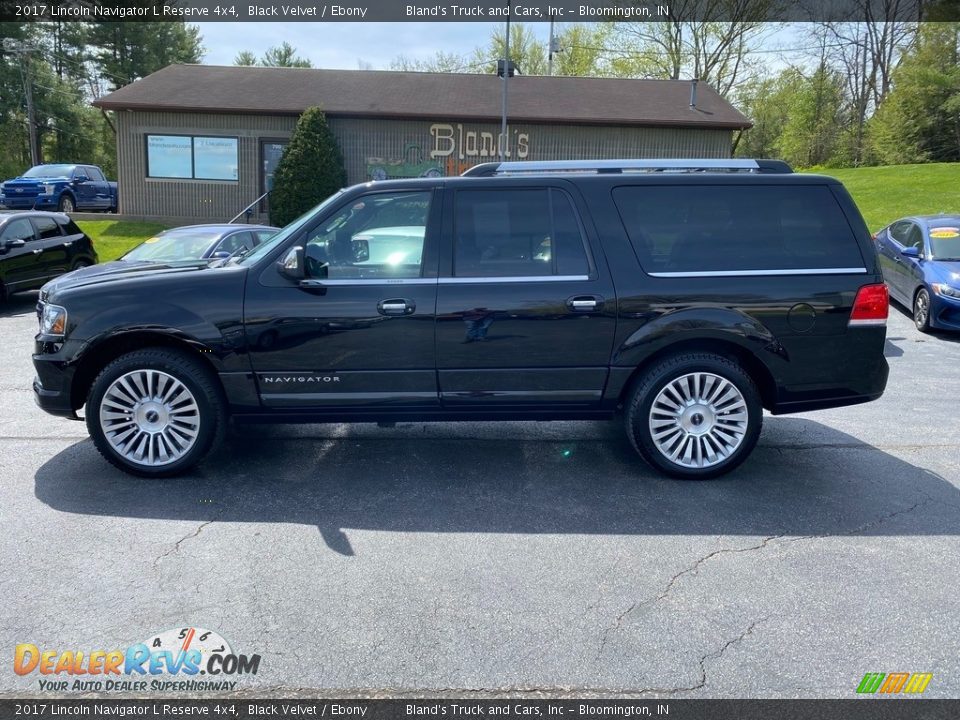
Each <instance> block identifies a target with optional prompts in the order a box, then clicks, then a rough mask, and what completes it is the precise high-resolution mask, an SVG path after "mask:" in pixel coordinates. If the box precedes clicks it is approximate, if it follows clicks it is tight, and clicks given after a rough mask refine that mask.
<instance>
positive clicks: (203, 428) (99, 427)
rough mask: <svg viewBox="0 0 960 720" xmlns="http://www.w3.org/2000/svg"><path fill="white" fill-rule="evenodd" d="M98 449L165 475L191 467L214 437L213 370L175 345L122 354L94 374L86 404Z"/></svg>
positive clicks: (220, 420)
mask: <svg viewBox="0 0 960 720" xmlns="http://www.w3.org/2000/svg"><path fill="white" fill-rule="evenodd" d="M86 419H87V429H88V430H89V431H90V435H91V437H92V438H93V442H94V443H95V444H96V446H97V450H99V451H100V454H101V455H103V457H104V458H106V459H107V460H108V461H109V462H111V463H112V464H114V465H116V466H117V467H118V468H120V469H121V470H125V471H126V472H129V473H133V474H135V475H140V476H142V477H167V476H170V475H176V474H177V473H180V472H183V471H184V470H187V469H188V468H190V467H192V466H194V465H196V464H197V463H198V462H200V460H202V459H203V457H204V456H205V455H206V454H207V453H208V452H209V451H210V450H211V449H212V448H213V447H214V446H215V445H216V444H217V443H218V442H219V441H220V439H221V438H222V437H223V433H224V430H225V427H226V422H227V417H226V408H225V403H224V402H223V400H222V397H221V393H220V392H219V388H218V387H217V386H216V379H215V377H214V376H213V374H212V372H211V371H210V370H209V369H208V368H206V367H204V366H203V365H202V364H201V363H200V362H199V361H197V360H195V359H194V358H191V357H189V356H188V355H186V354H184V353H181V352H178V351H176V350H167V349H160V348H156V349H146V350H137V351H135V352H131V353H128V354H126V355H122V356H121V357H119V358H117V359H116V360H114V361H113V362H111V363H110V364H109V365H107V367H106V368H104V370H103V371H102V372H101V373H100V374H99V375H98V376H97V379H96V380H94V382H93V386H92V387H91V389H90V394H89V395H88V396H87V403H86Z"/></svg>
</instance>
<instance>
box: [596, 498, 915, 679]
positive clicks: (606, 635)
mask: <svg viewBox="0 0 960 720" xmlns="http://www.w3.org/2000/svg"><path fill="white" fill-rule="evenodd" d="M923 495H924V499H923V500H918V501H917V502H915V503H914V504H913V505H911V506H910V507H908V508H905V509H903V510H897V511H896V512H892V513H888V514H886V515H882V516H881V517H879V518H876V519H874V520H871V521H870V522H867V523H864V524H862V525H858V526H857V527H855V528H853V529H851V530H847V531H845V532H841V533H831V534H829V535H825V534H821V535H800V536H798V537H792V538H788V537H787V536H786V535H768V536H767V537H765V538H764V539H763V540H761V541H760V542H759V543H757V544H756V545H749V546H747V547H741V548H720V549H718V550H714V551H713V552H710V553H708V554H706V555H704V556H703V557H701V558H698V559H697V560H696V561H694V563H693V564H692V565H689V566H687V567H686V568H684V569H683V570H680V571H679V572H678V573H676V574H675V575H674V576H673V577H671V578H670V580H669V581H668V582H667V584H666V585H665V586H664V587H663V589H662V590H661V591H660V592H659V593H657V594H656V595H654V596H653V597H651V598H647V599H646V600H638V601H637V602H634V603H633V604H631V605H630V606H629V607H628V608H627V609H626V610H624V611H623V612H621V613H620V614H619V615H617V617H616V618H615V619H614V621H613V623H612V624H610V625H608V626H607V627H606V628H605V629H604V631H603V636H602V637H601V638H600V645H599V647H598V648H597V654H596V655H595V657H594V660H596V661H599V660H600V658H601V657H602V655H603V652H604V650H606V647H607V644H608V643H609V640H610V635H611V634H612V633H614V632H616V631H617V630H619V629H620V626H621V625H622V624H623V621H624V619H626V618H627V616H629V615H631V614H632V613H634V612H636V611H638V610H641V609H643V608H645V607H649V606H651V605H655V604H656V603H658V602H660V601H662V600H664V599H666V597H667V596H668V595H669V594H670V592H671V591H672V590H673V588H674V586H675V585H676V584H677V583H678V582H679V580H680V579H681V578H683V577H684V576H686V575H690V574H692V573H696V571H697V570H698V569H699V568H700V566H701V565H703V564H704V563H706V562H707V561H709V560H711V559H713V558H715V557H718V556H719V555H735V554H738V553H745V552H754V551H757V550H762V549H764V548H765V547H767V545H769V544H770V543H772V542H774V541H775V540H782V541H783V544H786V543H794V542H801V541H804V540H815V539H824V538H827V537H849V536H850V535H856V534H857V533H861V532H863V531H864V530H868V529H870V528H873V527H877V526H878V525H882V524H883V523H885V522H888V521H890V520H892V519H893V518H896V517H899V516H900V515H906V514H908V513H911V512H914V511H915V510H917V509H918V508H920V507H921V506H923V505H928V504H930V503H932V502H934V500H933V498H932V497H930V496H929V495H927V494H926V493H923Z"/></svg>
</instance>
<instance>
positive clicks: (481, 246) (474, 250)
mask: <svg viewBox="0 0 960 720" xmlns="http://www.w3.org/2000/svg"><path fill="white" fill-rule="evenodd" d="M454 223H455V242H456V247H455V257H454V275H455V276H457V277H540V276H549V275H587V274H589V268H590V266H589V263H588V261H587V254H586V251H585V249H584V245H583V235H582V233H581V231H580V223H579V222H578V220H577V216H576V213H575V211H574V209H573V206H572V205H571V203H570V198H569V197H567V195H566V194H565V193H563V192H561V191H559V190H555V189H546V188H544V189H532V190H511V191H509V192H503V191H499V190H461V191H459V192H457V195H456V201H455V210H454Z"/></svg>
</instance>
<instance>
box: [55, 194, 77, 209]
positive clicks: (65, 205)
mask: <svg viewBox="0 0 960 720" xmlns="http://www.w3.org/2000/svg"><path fill="white" fill-rule="evenodd" d="M76 209H77V204H76V202H74V200H73V196H72V195H67V194H66V193H64V194H63V195H61V196H60V202H58V203H57V210H59V211H60V212H62V213H72V212H73V211H74V210H76Z"/></svg>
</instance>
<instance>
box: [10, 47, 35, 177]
mask: <svg viewBox="0 0 960 720" xmlns="http://www.w3.org/2000/svg"><path fill="white" fill-rule="evenodd" d="M3 49H4V50H6V51H7V52H12V53H14V54H15V55H17V56H18V57H19V58H20V78H21V79H22V80H23V94H24V96H25V97H26V100H27V130H28V132H29V135H30V162H31V163H32V164H33V165H39V164H40V147H39V144H38V143H37V116H36V112H35V110H34V107H33V78H32V77H31V76H30V50H31V49H32V48H31V47H30V46H29V45H27V44H26V43H24V42H20V41H19V40H17V39H16V38H4V39H3Z"/></svg>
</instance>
